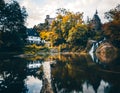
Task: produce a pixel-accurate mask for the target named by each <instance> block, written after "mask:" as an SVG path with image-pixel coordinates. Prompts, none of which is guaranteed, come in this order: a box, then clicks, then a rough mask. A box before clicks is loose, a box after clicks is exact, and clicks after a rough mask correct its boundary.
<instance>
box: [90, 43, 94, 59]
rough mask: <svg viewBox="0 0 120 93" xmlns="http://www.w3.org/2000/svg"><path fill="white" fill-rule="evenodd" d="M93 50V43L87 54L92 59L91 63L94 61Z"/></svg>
mask: <svg viewBox="0 0 120 93" xmlns="http://www.w3.org/2000/svg"><path fill="white" fill-rule="evenodd" d="M94 48H95V45H94V43H93V45H92V47H91V49H90V51H89V54H90V56H91V58H92V60H93V61H94V54H93V52H94Z"/></svg>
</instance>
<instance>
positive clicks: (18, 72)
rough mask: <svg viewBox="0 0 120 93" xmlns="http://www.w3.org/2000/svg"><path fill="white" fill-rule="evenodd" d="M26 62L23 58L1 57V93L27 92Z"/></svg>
mask: <svg viewBox="0 0 120 93" xmlns="http://www.w3.org/2000/svg"><path fill="white" fill-rule="evenodd" d="M25 70H26V63H25V62H24V60H23V59H19V58H16V59H15V58H8V59H0V77H1V78H2V80H1V82H0V93H10V92H11V93H21V92H25V91H26V88H25V87H24V79H25V78H26V71H25Z"/></svg>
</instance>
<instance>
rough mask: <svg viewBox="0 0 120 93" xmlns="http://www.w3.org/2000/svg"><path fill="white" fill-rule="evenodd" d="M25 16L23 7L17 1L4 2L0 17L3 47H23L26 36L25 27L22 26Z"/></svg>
mask: <svg viewBox="0 0 120 93" xmlns="http://www.w3.org/2000/svg"><path fill="white" fill-rule="evenodd" d="M26 17H27V13H26V10H25V8H24V7H23V8H22V9H21V7H20V5H19V3H18V2H17V1H13V2H11V3H7V4H5V6H4V10H3V11H2V18H1V19H0V23H1V27H0V29H1V33H2V34H1V39H2V41H3V44H2V47H3V48H5V49H9V48H10V49H13V50H16V49H21V48H22V47H23V45H24V41H25V38H26V31H25V30H26V27H25V26H24V23H25V20H26Z"/></svg>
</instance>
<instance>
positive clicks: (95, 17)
mask: <svg viewBox="0 0 120 93" xmlns="http://www.w3.org/2000/svg"><path fill="white" fill-rule="evenodd" d="M93 20H94V21H99V22H100V21H101V20H100V18H99V16H98V11H97V10H96V12H95V14H94V16H93Z"/></svg>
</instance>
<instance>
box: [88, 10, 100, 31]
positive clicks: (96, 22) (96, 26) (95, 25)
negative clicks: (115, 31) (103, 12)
mask: <svg viewBox="0 0 120 93" xmlns="http://www.w3.org/2000/svg"><path fill="white" fill-rule="evenodd" d="M87 23H88V24H90V25H91V28H92V30H93V31H101V29H102V23H101V19H100V18H99V16H98V12H97V10H96V12H95V14H94V16H93V18H92V20H90V19H89V18H88V19H87Z"/></svg>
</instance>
